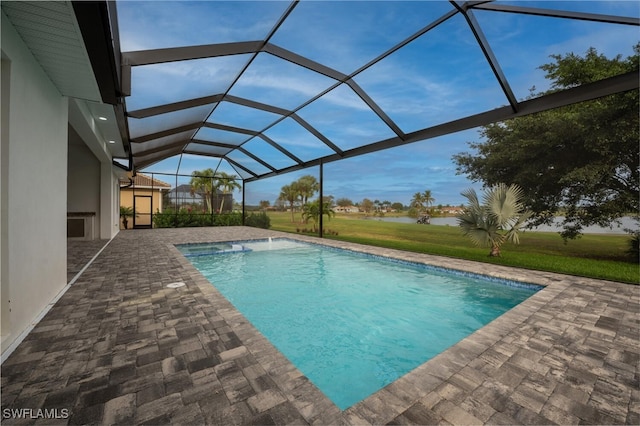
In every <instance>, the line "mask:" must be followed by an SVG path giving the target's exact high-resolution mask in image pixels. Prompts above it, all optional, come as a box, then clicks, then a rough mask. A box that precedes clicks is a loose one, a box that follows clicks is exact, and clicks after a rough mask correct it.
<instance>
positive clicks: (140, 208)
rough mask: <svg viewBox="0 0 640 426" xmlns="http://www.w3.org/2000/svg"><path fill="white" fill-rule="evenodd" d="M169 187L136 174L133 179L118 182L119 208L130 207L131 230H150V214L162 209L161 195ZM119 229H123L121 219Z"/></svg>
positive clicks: (169, 186)
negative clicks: (131, 212)
mask: <svg viewBox="0 0 640 426" xmlns="http://www.w3.org/2000/svg"><path fill="white" fill-rule="evenodd" d="M170 189H171V185H169V184H168V183H166V182H162V181H161V180H158V179H153V178H151V177H150V176H147V175H144V174H142V173H138V174H136V175H135V177H129V178H125V179H121V180H120V206H121V207H132V208H133V209H134V211H135V213H136V214H135V215H134V217H133V218H128V220H129V221H130V223H132V226H131V227H133V228H151V225H152V214H153V213H156V212H161V211H162V209H163V195H164V193H166V192H167V191H169V190H170ZM120 229H124V226H123V224H122V219H121V220H120Z"/></svg>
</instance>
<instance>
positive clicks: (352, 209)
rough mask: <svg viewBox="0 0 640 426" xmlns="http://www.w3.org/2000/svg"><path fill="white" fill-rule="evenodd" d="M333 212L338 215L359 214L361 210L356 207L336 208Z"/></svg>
mask: <svg viewBox="0 0 640 426" xmlns="http://www.w3.org/2000/svg"><path fill="white" fill-rule="evenodd" d="M333 211H334V212H336V213H359V212H360V209H359V208H358V207H356V206H335V207H334V208H333Z"/></svg>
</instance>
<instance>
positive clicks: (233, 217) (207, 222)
mask: <svg viewBox="0 0 640 426" xmlns="http://www.w3.org/2000/svg"><path fill="white" fill-rule="evenodd" d="M153 225H154V226H155V227H156V228H189V227H200V226H240V225H242V214H241V213H228V214H213V215H212V214H209V213H195V212H194V210H192V209H191V208H184V207H183V208H181V209H180V210H178V211H176V210H174V209H170V208H169V209H166V210H165V211H164V212H162V213H160V212H157V213H155V214H154V215H153Z"/></svg>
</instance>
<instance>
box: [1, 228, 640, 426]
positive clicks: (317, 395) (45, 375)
mask: <svg viewBox="0 0 640 426" xmlns="http://www.w3.org/2000/svg"><path fill="white" fill-rule="evenodd" d="M269 236H271V237H280V236H284V237H287V238H298V239H301V240H307V239H308V238H305V237H298V236H296V235H292V234H282V233H278V232H274V231H267V230H261V229H254V228H245V227H228V228H192V229H156V230H129V231H123V232H120V233H119V234H118V235H117V236H116V238H114V239H113V240H112V241H111V242H110V243H109V244H108V245H107V246H106V247H105V249H104V250H103V251H102V253H101V254H100V255H99V256H98V257H97V258H96V259H95V260H94V261H93V263H92V264H91V265H90V266H89V267H88V268H86V270H85V271H84V272H83V273H82V274H81V275H80V276H79V277H78V279H77V280H76V281H75V282H74V283H73V284H72V285H71V286H70V288H69V290H68V291H67V292H66V293H65V294H64V295H63V296H62V297H61V298H60V300H59V301H58V302H57V303H56V304H55V305H54V307H53V308H52V309H51V310H50V311H49V312H48V314H47V315H46V316H45V317H44V318H43V319H42V321H41V322H40V323H39V324H38V325H37V326H36V327H35V328H34V329H33V331H32V332H31V333H30V334H29V335H28V336H27V337H26V339H25V340H24V341H23V342H22V343H21V344H20V345H19V346H18V347H17V349H16V350H15V351H14V353H13V354H12V355H11V356H10V357H9V358H8V359H7V360H6V361H5V363H4V364H3V365H2V397H1V398H2V415H3V423H6V424H51V423H54V424H116V423H117V424H169V423H170V424H224V425H232V424H338V425H346V424H357V425H361V424H578V423H587V424H624V423H626V424H640V388H639V383H640V374H639V366H640V343H639V340H640V287H639V286H633V285H626V284H620V283H614V282H607V281H600V280H593V279H587V278H580V277H572V276H565V275H558V274H553V273H544V272H536V271H525V270H520V269H514V268H506V267H496V266H492V265H488V264H481V263H476V262H468V261H462V260H456V259H449V258H442V257H436V256H428V255H419V254H415V253H407V252H402V251H396V250H389V249H381V248H375V247H369V246H361V245H357V244H350V243H344V242H335V241H328V240H322V242H323V243H325V244H329V245H333V246H338V247H346V248H350V249H352V250H361V251H366V252H370V253H375V254H380V255H385V256H392V257H397V258H402V259H407V260H412V261H418V262H424V263H429V264H434V265H440V266H445V267H449V268H456V269H463V270H469V271H472V272H479V273H483V274H487V275H494V276H501V277H505V278H511V279H516V280H521V281H527V282H534V283H539V284H543V285H545V286H546V287H545V288H544V289H543V290H541V291H539V292H538V293H536V294H535V295H534V296H532V297H531V298H529V299H527V300H526V301H525V302H523V303H522V304H520V305H518V306H517V307H515V308H514V309H512V310H510V311H509V312H507V313H506V314H505V315H503V316H501V317H499V318H498V319H496V320H494V321H493V322H491V323H490V324H488V325H487V326H485V327H483V328H482V329H480V330H478V331H477V332H475V333H474V334H472V335H471V336H469V337H468V338H466V339H464V340H462V341H461V342H459V343H458V344H456V345H454V346H453V347H451V348H449V349H448V350H446V351H445V352H443V353H441V354H440V355H438V356H437V357H435V358H433V359H431V360H430V361H428V362H426V363H425V364H423V365H421V366H420V367H418V368H416V369H415V370H414V371H412V372H410V373H408V374H407V375H405V376H403V377H401V378H400V379H398V380H397V381H395V382H394V383H392V384H390V385H388V386H387V387H385V388H384V389H382V390H380V391H379V392H377V393H375V394H373V395H371V396H370V397H369V398H367V399H365V400H364V401H362V402H360V403H358V404H356V405H354V406H352V407H351V408H349V409H347V410H345V411H340V410H339V409H338V408H337V407H336V406H335V405H334V404H333V403H332V402H331V401H329V400H328V399H327V398H326V397H325V396H324V395H323V394H322V393H321V392H320V391H319V390H318V389H317V388H316V387H315V386H314V385H313V384H312V383H311V382H309V380H307V379H306V377H304V376H303V375H302V373H300V371H298V370H297V369H296V368H295V367H294V366H293V365H292V364H291V363H290V362H289V361H288V360H287V359H286V358H285V357H284V356H283V355H282V354H280V353H279V352H278V351H277V350H276V349H275V348H274V347H273V346H272V345H271V344H270V343H269V342H268V341H267V340H266V339H265V338H264V337H263V336H262V335H261V334H260V333H259V332H258V331H257V330H256V329H255V328H254V327H253V326H252V325H251V324H250V323H249V322H248V321H247V320H246V319H245V318H244V317H243V316H242V315H241V314H240V313H239V312H237V311H236V310H235V309H234V308H233V306H232V305H231V304H230V303H229V302H228V301H226V300H225V299H224V298H223V297H222V296H221V295H220V293H218V291H217V290H216V289H215V288H214V287H213V286H212V285H211V284H210V283H209V282H207V280H206V279H205V278H204V277H202V275H200V273H199V272H197V271H196V270H195V269H194V268H193V267H192V266H191V264H190V263H189V262H188V261H187V260H186V259H185V258H184V257H182V256H181V255H180V254H179V252H178V251H177V249H176V248H175V247H174V246H173V244H177V243H188V242H209V241H211V242H214V241H230V240H245V239H257V238H266V237H269ZM315 241H317V240H315ZM87 249H88V251H93V252H92V253H93V254H94V253H95V252H96V251H97V250H96V248H95V247H93V246H91V245H87ZM74 251H75V253H78V254H77V255H73V256H78V255H79V252H81V251H82V249H81V248H78V247H74ZM70 252H71V250H70ZM93 254H91V256H87V257H88V258H89V259H90V258H91V257H92V256H93ZM80 263H81V262H80ZM77 264H78V262H76V261H74V260H73V259H70V261H69V265H70V266H72V265H77ZM73 268H76V269H77V266H73ZM78 270H79V269H78ZM71 272H73V271H70V274H71ZM173 282H184V283H185V284H186V286H184V287H181V288H177V289H172V288H167V287H166V285H167V284H169V283H173ZM7 409H8V410H12V409H13V410H21V409H30V410H33V411H31V412H30V413H31V417H37V414H38V413H40V414H41V415H42V413H43V412H42V411H40V412H39V411H37V410H39V409H43V410H44V409H46V410H54V409H55V410H57V411H49V413H52V412H53V413H57V414H58V417H64V418H59V419H55V420H54V419H46V418H39V419H34V418H28V419H24V418H23V419H17V418H10V416H7V414H9V413H11V411H7ZM63 410H67V411H63ZM14 413H15V411H14ZM23 413H24V412H23ZM65 413H68V416H67V415H64V414H65Z"/></svg>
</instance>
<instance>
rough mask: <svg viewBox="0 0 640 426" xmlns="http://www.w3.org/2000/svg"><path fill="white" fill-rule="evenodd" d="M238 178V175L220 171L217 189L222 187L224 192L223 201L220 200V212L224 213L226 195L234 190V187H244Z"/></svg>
mask: <svg viewBox="0 0 640 426" xmlns="http://www.w3.org/2000/svg"><path fill="white" fill-rule="evenodd" d="M237 178H238V176H236V175H228V174H227V173H225V172H220V173H218V176H217V180H216V191H217V190H218V189H221V190H222V194H223V196H222V201H221V202H220V213H222V208H223V207H224V195H226V194H228V193H230V192H232V191H233V190H234V189H240V188H242V185H240V184H239V183H238V182H236V179H237Z"/></svg>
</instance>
